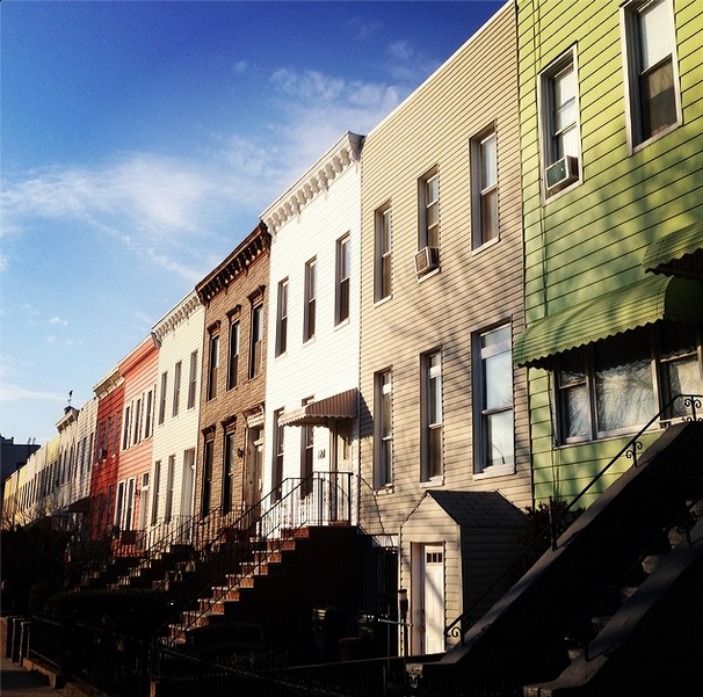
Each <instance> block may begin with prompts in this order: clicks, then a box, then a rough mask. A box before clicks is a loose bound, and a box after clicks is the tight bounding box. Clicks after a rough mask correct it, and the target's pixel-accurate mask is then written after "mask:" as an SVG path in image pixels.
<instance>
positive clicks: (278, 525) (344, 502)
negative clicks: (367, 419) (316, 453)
mask: <svg viewBox="0 0 703 697" xmlns="http://www.w3.org/2000/svg"><path fill="white" fill-rule="evenodd" d="M352 482H353V478H352V474H351V473H347V472H345V473H341V472H340V473H336V472H331V473H328V472H318V473H314V474H312V475H310V476H309V477H307V478H304V479H300V478H291V479H286V480H284V482H283V483H282V485H281V486H280V487H279V488H278V489H276V490H274V491H272V492H271V493H270V494H268V495H267V496H266V497H264V499H262V501H261V502H259V503H258V504H257V505H256V506H254V507H252V509H250V510H249V511H247V512H246V513H245V514H244V516H242V519H241V521H240V522H239V523H238V525H237V526H236V530H237V534H236V535H230V536H229V537H221V538H220V539H218V540H217V541H215V543H214V544H213V545H212V554H211V556H210V558H209V559H208V560H206V561H205V562H203V563H202V565H201V567H200V568H199V570H198V573H197V574H196V577H195V578H194V579H193V580H192V582H191V588H193V589H196V591H195V594H194V596H193V598H192V599H191V600H190V601H189V602H187V603H185V606H186V607H187V609H185V610H184V611H182V612H181V615H180V618H179V619H178V620H177V621H175V622H172V623H171V624H169V625H168V626H167V627H165V628H164V634H165V636H162V637H161V639H160V644H161V645H162V646H166V647H169V648H171V649H176V650H185V651H188V652H191V653H201V654H202V653H207V652H210V653H211V652H213V651H216V649H217V647H218V646H221V647H226V646H227V645H228V644H230V643H231V639H232V637H233V635H234V632H235V629H234V628H235V626H239V627H241V626H242V625H243V624H257V625H260V626H261V627H262V628H263V629H265V630H266V635H267V639H268V641H267V644H268V645H269V647H272V648H274V649H275V650H278V651H287V652H289V653H290V652H291V651H292V652H293V653H295V651H296V650H297V649H300V648H301V646H300V644H304V643H305V642H306V641H307V639H308V637H306V636H305V635H306V634H307V633H309V628H310V621H311V615H312V609H313V608H316V607H317V608H326V607H330V606H334V607H344V608H349V609H359V608H360V598H359V597H358V596H359V594H360V589H362V588H363V578H362V575H363V569H364V566H365V565H364V563H363V562H364V555H365V554H366V553H367V552H368V550H370V547H371V542H370V538H367V537H366V536H364V535H361V534H359V532H358V529H357V528H356V527H355V526H353V525H352V524H351V523H352V496H353V492H352ZM296 642H297V643H298V644H299V646H295V643H296ZM230 648H231V647H230ZM225 650H229V649H225Z"/></svg>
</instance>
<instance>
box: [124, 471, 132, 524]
mask: <svg viewBox="0 0 703 697" xmlns="http://www.w3.org/2000/svg"><path fill="white" fill-rule="evenodd" d="M124 509H125V510H124V523H123V525H122V528H123V529H124V530H131V529H132V528H133V527H134V523H133V520H132V517H133V514H134V478H132V479H129V480H128V481H127V493H126V494H125V505H124Z"/></svg>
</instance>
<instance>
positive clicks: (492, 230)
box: [471, 127, 498, 248]
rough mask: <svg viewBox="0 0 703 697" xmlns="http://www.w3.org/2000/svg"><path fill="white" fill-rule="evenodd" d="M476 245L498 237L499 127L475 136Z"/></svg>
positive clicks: (473, 200)
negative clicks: (497, 130) (497, 136)
mask: <svg viewBox="0 0 703 697" xmlns="http://www.w3.org/2000/svg"><path fill="white" fill-rule="evenodd" d="M471 197H472V198H471V228H472V237H473V247H474V248H477V247H480V246H481V245H483V244H485V243H486V242H490V241H491V240H494V239H497V238H498V152H497V143H496V132H495V128H493V127H491V128H490V129H489V130H487V131H484V132H483V133H481V134H479V135H478V136H476V137H475V138H472V139H471Z"/></svg>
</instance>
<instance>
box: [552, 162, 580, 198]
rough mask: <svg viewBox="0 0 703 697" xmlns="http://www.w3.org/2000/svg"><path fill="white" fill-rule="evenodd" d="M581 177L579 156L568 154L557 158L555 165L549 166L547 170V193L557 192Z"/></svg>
mask: <svg viewBox="0 0 703 697" xmlns="http://www.w3.org/2000/svg"><path fill="white" fill-rule="evenodd" d="M578 178H579V160H578V157H573V156H572V155H567V156H566V157H562V158H561V160H557V161H556V162H555V163H554V164H553V165H549V167H547V171H546V172H545V185H546V188H547V194H548V195H551V194H555V193H556V192H557V191H561V189H563V188H564V187H565V186H568V185H569V184H571V183H572V182H575V181H576V180H577V179H578Z"/></svg>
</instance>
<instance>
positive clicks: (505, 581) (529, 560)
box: [444, 394, 703, 644]
mask: <svg viewBox="0 0 703 697" xmlns="http://www.w3.org/2000/svg"><path fill="white" fill-rule="evenodd" d="M701 420H703V395H700V394H678V395H675V396H674V397H672V398H671V399H670V400H669V401H668V402H667V403H666V404H665V405H664V406H663V407H662V408H661V409H660V410H659V411H658V412H657V413H656V414H655V415H654V416H653V417H652V418H651V419H649V421H647V423H646V424H645V425H644V426H643V427H642V428H641V429H640V430H639V431H638V432H637V433H636V434H635V435H634V436H632V438H630V439H629V440H628V441H627V443H625V445H623V447H622V448H620V450H619V451H618V452H617V454H616V455H615V456H614V457H612V458H611V459H610V460H609V461H608V463H607V464H606V465H605V466H604V467H602V468H601V469H600V470H599V471H598V472H597V473H596V474H595V476H594V477H593V478H592V479H591V480H590V481H589V482H588V484H586V486H585V487H583V489H581V491H579V493H578V494H576V496H575V497H574V498H573V499H571V501H570V502H569V503H568V504H566V505H564V506H563V507H562V509H561V510H560V512H559V514H558V515H551V512H552V511H553V510H554V501H553V499H552V498H551V497H550V499H549V503H550V506H549V509H550V516H549V523H548V524H547V525H546V526H544V528H543V529H542V530H541V531H540V532H539V533H538V534H537V535H536V536H535V539H534V540H533V541H532V543H530V544H529V545H528V547H527V548H526V549H525V550H524V551H523V553H522V554H521V555H520V556H519V557H518V558H517V559H516V560H515V561H514V562H513V564H511V565H510V566H509V567H508V568H507V569H506V570H505V572H503V573H502V574H501V575H500V576H499V577H498V578H497V579H496V580H495V581H494V582H493V583H492V584H490V585H489V587H488V588H486V590H484V591H483V593H481V595H480V596H479V597H478V598H477V599H476V600H474V601H473V603H472V604H471V605H470V607H469V608H468V609H466V610H465V611H464V612H463V613H462V614H461V615H459V616H458V617H457V618H456V619H454V620H453V621H452V622H451V623H450V624H449V625H447V626H446V627H445V630H444V633H445V636H447V637H451V638H453V639H459V640H460V642H461V643H462V644H463V643H464V636H465V634H466V632H467V631H468V630H469V628H470V627H471V625H472V624H473V623H474V622H476V620H478V619H479V618H480V616H481V615H482V614H483V613H482V612H477V610H478V609H479V608H482V607H484V606H485V605H486V603H487V599H488V598H490V597H491V596H494V595H498V594H499V593H500V591H501V590H503V591H504V590H507V588H501V587H505V586H509V585H512V583H510V581H512V580H513V579H514V580H517V578H515V577H516V576H518V577H519V576H522V573H519V574H518V571H526V570H527V568H529V567H530V566H531V565H532V564H533V563H534V562H535V561H537V559H538V558H539V557H540V556H541V555H542V552H543V550H544V546H545V540H546V541H547V542H548V544H549V546H550V547H551V549H556V548H557V540H558V538H559V536H560V535H561V534H562V533H563V532H564V531H565V530H566V529H567V528H568V527H569V525H570V524H571V522H573V519H574V515H575V513H576V511H577V504H579V503H581V502H583V500H584V498H585V496H586V495H587V494H588V493H589V492H591V490H592V489H593V487H594V486H595V485H596V484H597V483H598V482H599V481H600V480H601V479H602V478H603V477H604V476H605V474H606V473H607V472H608V471H609V470H610V469H611V468H612V467H613V465H615V463H617V462H618V461H619V460H620V459H621V458H622V457H626V458H628V459H629V460H632V466H633V467H637V465H638V459H639V452H640V451H641V450H643V447H644V446H643V442H642V440H641V439H642V437H643V436H644V435H645V434H646V433H647V432H648V431H649V430H650V429H651V428H652V426H654V425H655V424H656V423H659V424H661V425H662V426H663V427H664V428H668V427H669V426H670V425H671V424H673V423H676V422H677V421H678V422H682V421H701Z"/></svg>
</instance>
